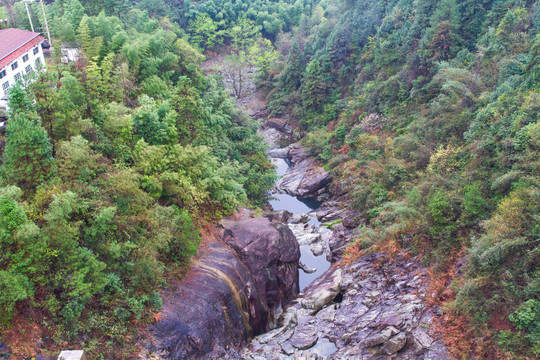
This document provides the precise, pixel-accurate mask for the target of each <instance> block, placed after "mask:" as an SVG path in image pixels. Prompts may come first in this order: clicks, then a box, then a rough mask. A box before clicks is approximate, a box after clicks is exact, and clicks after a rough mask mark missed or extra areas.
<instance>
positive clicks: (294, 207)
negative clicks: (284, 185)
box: [270, 158, 330, 291]
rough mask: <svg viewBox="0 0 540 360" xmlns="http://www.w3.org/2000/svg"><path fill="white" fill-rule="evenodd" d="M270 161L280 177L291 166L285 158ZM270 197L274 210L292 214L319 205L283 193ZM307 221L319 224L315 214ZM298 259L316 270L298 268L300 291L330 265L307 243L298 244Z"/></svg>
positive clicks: (310, 200) (305, 211) (273, 194)
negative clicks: (314, 252) (315, 253)
mask: <svg viewBox="0 0 540 360" xmlns="http://www.w3.org/2000/svg"><path fill="white" fill-rule="evenodd" d="M272 162H273V163H274V165H275V166H276V167H277V168H276V172H277V174H278V176H280V177H281V176H283V175H284V174H285V172H286V171H287V169H289V167H290V166H291V164H290V162H289V161H288V160H285V159H278V158H272ZM278 184H279V181H278ZM272 197H273V198H274V199H272V200H270V205H271V206H272V208H273V209H274V210H275V211H278V210H287V211H289V212H291V213H293V214H302V213H303V214H307V213H309V212H310V211H313V210H316V209H317V208H318V207H319V206H320V205H321V204H320V203H319V202H318V201H315V200H313V199H298V198H297V197H295V196H291V195H289V194H283V193H272ZM308 223H309V224H313V225H315V227H316V228H318V227H319V226H320V222H319V221H318V220H317V218H316V217H315V216H312V217H310V219H309V222H308ZM326 231H329V230H326ZM300 261H301V262H303V263H304V264H305V265H306V266H307V267H308V268H316V269H317V271H315V272H314V273H312V274H306V273H305V272H303V271H302V270H300V278H299V286H300V291H302V290H303V289H304V288H305V287H306V286H307V285H309V284H310V283H311V282H312V281H313V280H315V279H316V278H318V277H319V276H320V275H321V274H322V273H323V272H325V271H326V269H328V268H329V267H330V262H328V260H326V254H324V253H323V254H322V255H319V256H315V255H313V253H312V252H311V247H310V246H309V245H300Z"/></svg>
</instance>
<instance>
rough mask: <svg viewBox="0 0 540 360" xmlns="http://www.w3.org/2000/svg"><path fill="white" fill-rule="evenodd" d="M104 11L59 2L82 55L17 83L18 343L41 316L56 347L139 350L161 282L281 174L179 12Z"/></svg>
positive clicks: (10, 248)
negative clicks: (206, 66)
mask: <svg viewBox="0 0 540 360" xmlns="http://www.w3.org/2000/svg"><path fill="white" fill-rule="evenodd" d="M16 5H19V6H20V4H19V3H17V4H16ZM96 6H97V5H96ZM99 6H103V4H101V5H99ZM92 9H93V8H92V7H90V8H89V9H85V8H84V7H83V6H82V5H81V3H80V2H79V1H67V2H64V1H56V2H54V3H53V4H52V5H51V6H50V7H49V8H48V10H49V12H50V17H51V20H52V21H51V23H52V26H51V28H52V30H53V39H54V40H53V41H66V42H68V41H78V42H79V43H80V45H81V46H82V50H83V51H84V56H83V57H82V58H81V60H80V61H79V62H72V63H70V64H67V65H66V64H62V63H60V61H59V56H60V55H59V53H56V54H53V56H52V58H51V59H49V63H48V70H47V71H46V72H44V73H42V74H39V76H35V78H34V79H27V80H28V81H27V83H26V84H19V85H18V86H15V87H13V88H12V89H10V92H9V97H10V99H9V104H10V113H9V122H8V125H7V129H6V134H5V151H4V154H3V157H2V168H1V179H2V180H1V182H2V188H1V189H0V214H1V219H2V221H1V224H0V228H1V233H2V235H1V240H0V247H1V249H2V251H1V253H0V289H1V291H0V308H1V309H2V311H1V312H0V324H1V325H0V326H1V327H2V328H4V329H7V330H8V331H7V332H6V333H5V336H6V337H8V340H9V337H10V336H11V337H14V338H18V337H23V338H24V336H25V333H24V330H25V327H33V324H34V323H35V324H39V326H40V329H39V330H40V331H42V332H44V333H45V334H47V336H48V338H49V339H50V341H51V343H50V344H44V347H48V348H58V347H62V346H67V345H68V344H69V342H70V341H77V343H80V341H79V340H80V339H83V340H84V342H83V344H82V345H83V346H84V347H85V349H87V350H88V351H89V353H90V354H92V353H93V354H102V355H105V354H107V353H109V352H110V351H111V350H112V349H113V348H121V349H123V350H122V351H125V352H126V353H128V352H129V351H130V346H132V345H133V344H134V343H135V341H134V339H135V335H136V334H137V327H139V326H140V325H141V326H143V325H144V324H145V323H147V322H149V321H151V320H152V319H153V314H155V313H157V312H158V311H159V308H160V306H161V299H160V296H159V289H160V288H162V287H163V286H164V285H165V284H166V280H167V278H168V277H170V276H177V275H179V274H180V275H181V274H182V272H183V270H184V269H185V266H186V264H188V263H189V259H190V257H191V256H193V255H194V254H196V252H197V247H198V245H199V242H200V234H199V229H201V228H203V227H204V226H206V224H210V223H212V222H214V221H216V220H218V219H219V218H221V217H222V216H224V215H227V214H231V213H233V212H234V211H236V209H237V207H238V206H240V205H243V206H259V205H261V204H262V203H263V202H264V201H265V200H266V198H267V192H268V189H269V188H270V187H271V186H272V185H273V183H274V180H275V171H274V169H273V167H272V165H271V163H270V162H269V161H268V159H267V157H266V154H265V153H264V144H263V143H262V141H261V139H260V138H259V137H258V136H257V135H256V134H255V131H256V127H255V125H254V124H253V123H252V121H251V119H249V118H248V117H247V116H246V115H245V114H243V113H242V112H241V111H240V110H239V109H238V108H237V107H236V105H235V103H234V100H233V99H231V97H230V96H229V94H228V93H227V92H226V91H225V90H224V89H223V86H222V84H221V81H219V79H218V80H216V79H214V78H208V77H205V76H204V75H203V73H202V71H201V70H200V65H201V63H202V61H204V56H203V55H202V54H201V53H200V51H198V50H197V49H196V48H194V47H193V46H191V45H190V43H189V42H188V38H187V35H186V33H185V32H184V31H183V30H182V29H181V28H180V27H179V26H178V25H177V24H176V23H173V22H171V21H170V20H168V19H167V18H153V17H151V16H149V15H148V12H147V11H146V10H140V9H138V8H135V7H131V6H129V8H128V9H127V10H128V11H127V12H125V13H124V14H123V17H122V18H119V17H117V16H115V15H107V14H106V13H105V12H103V11H101V12H99V13H97V14H95V12H94V11H93V10H92ZM16 10H17V8H15V9H14V11H13V12H14V14H15V15H17V11H16ZM94 14H95V15H94ZM19 27H21V28H24V27H25V24H24V23H22V24H19ZM53 44H54V42H53ZM57 49H58V50H59V46H58V47H57ZM30 80H33V81H30ZM21 329H22V330H21ZM26 330H28V329H26ZM26 335H27V336H31V335H32V334H26ZM27 341H29V342H30V341H32V340H31V339H27ZM126 344H127V345H126ZM97 349H99V351H98V350H97ZM117 351H118V350H117ZM117 354H120V355H118V356H120V357H121V358H126V357H127V355H121V354H122V353H121V352H117Z"/></svg>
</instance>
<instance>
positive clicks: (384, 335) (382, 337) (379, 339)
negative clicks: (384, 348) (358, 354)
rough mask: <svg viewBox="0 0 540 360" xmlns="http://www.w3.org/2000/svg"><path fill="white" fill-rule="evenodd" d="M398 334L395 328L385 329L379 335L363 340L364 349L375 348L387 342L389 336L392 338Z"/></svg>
mask: <svg viewBox="0 0 540 360" xmlns="http://www.w3.org/2000/svg"><path fill="white" fill-rule="evenodd" d="M398 333H399V331H398V330H397V329H396V328H395V327H393V326H389V327H387V328H386V329H384V330H383V331H381V332H380V333H378V334H375V335H373V336H370V337H368V338H367V339H365V340H364V345H365V346H366V347H368V348H370V347H374V346H377V345H381V344H383V343H384V342H386V341H388V340H389V339H390V337H391V336H393V335H395V334H398Z"/></svg>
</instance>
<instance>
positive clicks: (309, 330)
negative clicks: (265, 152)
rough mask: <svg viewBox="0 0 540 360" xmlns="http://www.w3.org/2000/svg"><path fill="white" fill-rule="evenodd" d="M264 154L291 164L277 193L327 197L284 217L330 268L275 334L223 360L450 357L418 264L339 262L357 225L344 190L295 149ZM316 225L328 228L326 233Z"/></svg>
mask: <svg viewBox="0 0 540 360" xmlns="http://www.w3.org/2000/svg"><path fill="white" fill-rule="evenodd" d="M266 128H270V129H271V131H270V132H269V133H270V134H264V135H265V137H266V138H267V139H268V138H269V139H270V141H274V143H278V142H276V139H279V129H278V128H277V127H276V126H274V125H272V126H270V127H268V126H267V127H266ZM276 129H277V131H278V133H276ZM281 133H282V134H283V135H284V136H286V135H287V133H284V132H281ZM269 155H270V156H273V157H277V158H285V159H287V160H288V161H290V163H291V164H292V167H291V169H289V170H288V171H287V172H286V173H285V175H284V176H283V179H282V180H281V182H279V183H278V185H277V188H278V190H279V191H282V192H286V193H288V194H291V195H294V196H298V197H311V198H316V199H319V200H325V199H326V201H324V202H323V203H322V204H321V205H320V206H319V207H318V208H317V209H315V210H314V211H312V212H310V213H307V214H296V215H294V216H287V217H286V218H287V219H288V220H287V221H288V226H289V227H290V228H291V230H292V231H293V233H294V234H295V236H296V237H297V239H298V241H299V243H300V244H301V245H302V244H304V245H306V244H307V245H309V246H310V247H311V250H312V252H314V254H318V253H321V252H324V253H326V257H327V259H328V260H329V261H331V262H332V266H331V267H330V268H329V269H328V270H326V271H325V272H324V273H323V274H322V275H321V276H320V277H318V278H317V279H316V280H315V281H313V282H312V283H311V284H310V285H308V286H307V287H306V288H305V289H303V291H302V292H301V293H300V294H299V295H298V296H297V298H296V299H294V300H293V301H291V303H289V304H288V306H286V307H285V309H284V311H283V313H282V314H281V316H280V317H279V319H278V322H277V324H276V326H275V328H274V329H273V330H271V331H270V332H268V333H265V334H262V335H259V336H257V337H255V338H254V339H253V340H252V341H251V342H250V344H249V346H247V347H245V348H244V349H242V350H240V351H233V352H232V353H229V355H228V356H229V358H231V359H288V358H296V357H298V356H300V357H305V358H308V357H309V358H310V359H336V360H337V359H442V360H444V359H449V355H448V354H447V352H446V349H445V347H444V344H443V343H442V341H441V340H440V338H439V337H438V336H437V334H435V333H434V331H433V322H434V319H436V317H437V316H439V315H440V313H439V311H438V309H436V308H430V307H429V306H427V304H426V296H427V295H426V294H427V293H428V285H429V278H428V277H427V276H426V274H427V269H426V268H424V267H423V266H422V264H421V263H420V261H419V259H417V258H411V257H410V255H409V254H408V253H407V252H406V251H404V252H403V253H401V254H399V255H398V256H397V257H395V258H390V257H389V256H387V255H385V254H381V253H370V254H367V255H364V256H362V257H360V258H358V259H356V260H355V261H353V262H352V263H350V264H346V263H344V262H343V261H342V255H343V252H344V250H345V249H346V247H347V245H348V244H349V243H350V242H351V241H353V240H354V236H355V228H356V227H357V226H358V225H360V224H361V223H362V217H361V214H360V213H358V212H357V211H355V210H353V209H350V208H349V207H348V206H347V204H348V203H347V201H346V191H345V188H346V184H338V185H337V186H333V187H332V188H330V186H329V184H330V183H331V180H332V177H331V174H329V173H328V172H326V171H324V170H323V169H321V168H320V167H319V166H317V163H316V161H315V160H314V159H313V158H311V157H309V156H308V155H307V154H306V153H305V151H303V149H302V148H301V147H300V146H299V145H298V144H292V145H289V146H287V147H285V148H276V149H272V150H271V151H269ZM282 218H283V216H282ZM314 218H315V219H317V221H315V222H314V221H311V220H312V219H314ZM321 222H328V223H332V224H334V225H333V226H332V230H331V231H328V230H325V229H326V228H325V227H324V226H321Z"/></svg>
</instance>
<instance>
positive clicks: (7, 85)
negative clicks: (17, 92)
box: [2, 81, 9, 92]
mask: <svg viewBox="0 0 540 360" xmlns="http://www.w3.org/2000/svg"><path fill="white" fill-rule="evenodd" d="M7 89H9V81H6V82H5V83H3V84H2V90H4V92H5V91H6V90H7Z"/></svg>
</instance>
